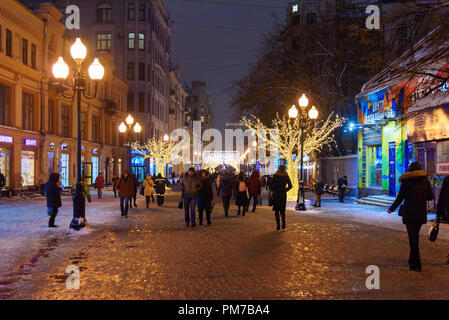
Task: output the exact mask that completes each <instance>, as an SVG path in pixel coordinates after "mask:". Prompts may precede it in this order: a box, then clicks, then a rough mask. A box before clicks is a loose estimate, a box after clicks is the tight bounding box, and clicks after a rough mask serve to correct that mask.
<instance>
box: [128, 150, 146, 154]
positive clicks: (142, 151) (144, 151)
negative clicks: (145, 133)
mask: <svg viewBox="0 0 449 320" xmlns="http://www.w3.org/2000/svg"><path fill="white" fill-rule="evenodd" d="M140 151H141V152H139V151H137V150H135V149H131V154H132V155H142V153H143V154H147V153H148V152H147V150H140Z"/></svg>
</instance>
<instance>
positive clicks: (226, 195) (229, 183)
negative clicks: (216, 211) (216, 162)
mask: <svg viewBox="0 0 449 320" xmlns="http://www.w3.org/2000/svg"><path fill="white" fill-rule="evenodd" d="M233 184H234V182H233V180H232V177H231V176H230V175H229V172H228V171H225V172H224V174H223V178H221V179H220V185H219V186H218V191H217V195H218V196H220V195H221V200H222V201H223V209H224V212H225V217H227V216H228V213H229V205H230V202H231V198H232V189H233Z"/></svg>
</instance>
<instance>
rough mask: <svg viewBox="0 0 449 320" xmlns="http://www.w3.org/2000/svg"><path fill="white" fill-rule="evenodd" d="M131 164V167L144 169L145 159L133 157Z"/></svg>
mask: <svg viewBox="0 0 449 320" xmlns="http://www.w3.org/2000/svg"><path fill="white" fill-rule="evenodd" d="M131 164H132V166H133V167H144V166H145V158H144V157H133V158H132V159H131Z"/></svg>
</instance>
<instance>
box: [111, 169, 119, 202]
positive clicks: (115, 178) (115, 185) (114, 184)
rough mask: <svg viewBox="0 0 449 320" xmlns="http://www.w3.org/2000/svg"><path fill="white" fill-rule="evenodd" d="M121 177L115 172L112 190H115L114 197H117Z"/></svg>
mask: <svg viewBox="0 0 449 320" xmlns="http://www.w3.org/2000/svg"><path fill="white" fill-rule="evenodd" d="M119 180H120V178H119V177H118V175H116V174H114V177H113V178H112V191H114V198H117V184H118V181H119Z"/></svg>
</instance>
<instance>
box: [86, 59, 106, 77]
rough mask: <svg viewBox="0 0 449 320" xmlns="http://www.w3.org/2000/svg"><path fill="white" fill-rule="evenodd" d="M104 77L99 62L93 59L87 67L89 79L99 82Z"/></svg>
mask: <svg viewBox="0 0 449 320" xmlns="http://www.w3.org/2000/svg"><path fill="white" fill-rule="evenodd" d="M103 76H104V68H103V66H102V65H101V63H100V61H98V58H95V59H94V62H92V64H91V65H90V66H89V77H90V78H91V79H92V80H101V79H103Z"/></svg>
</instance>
